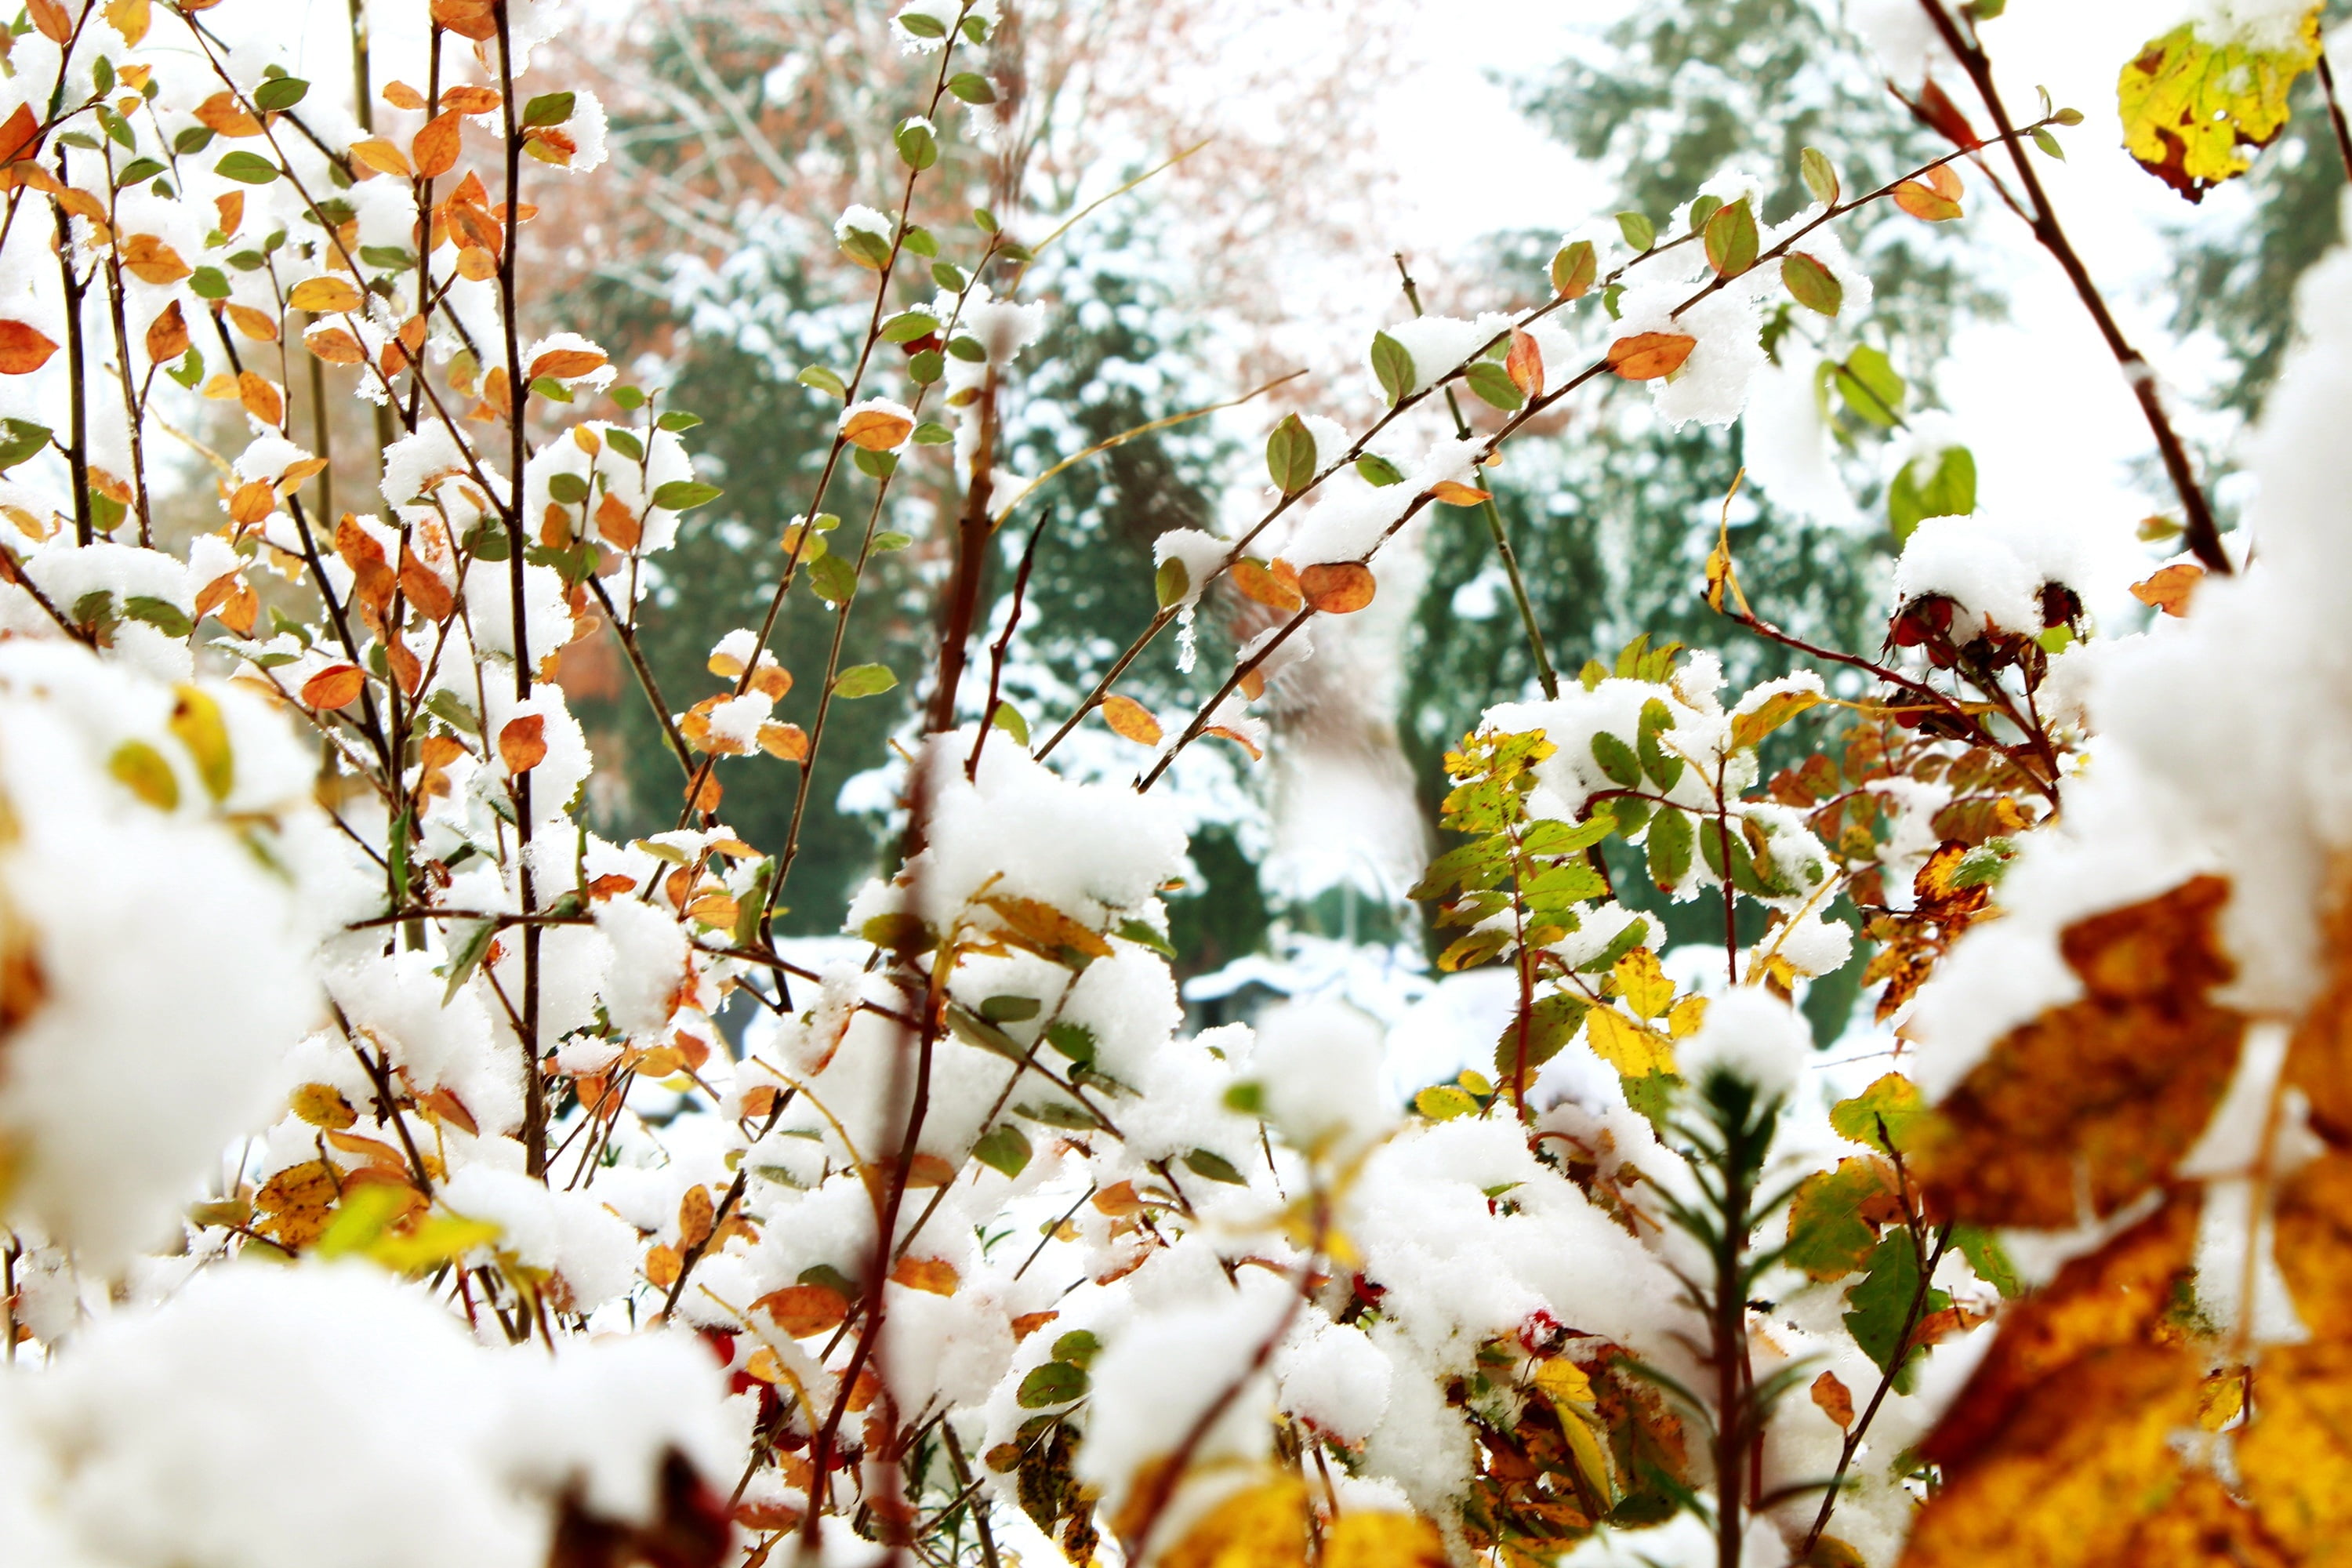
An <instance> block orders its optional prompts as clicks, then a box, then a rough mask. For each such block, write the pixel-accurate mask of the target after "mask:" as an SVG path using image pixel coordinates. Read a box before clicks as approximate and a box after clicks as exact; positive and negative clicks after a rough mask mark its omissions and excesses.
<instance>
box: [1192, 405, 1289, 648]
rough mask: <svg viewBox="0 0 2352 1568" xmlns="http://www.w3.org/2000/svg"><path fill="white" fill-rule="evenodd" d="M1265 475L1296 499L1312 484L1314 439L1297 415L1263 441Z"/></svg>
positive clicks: (1284, 492) (1285, 493) (1285, 420)
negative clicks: (1299, 493) (1296, 496)
mask: <svg viewBox="0 0 2352 1568" xmlns="http://www.w3.org/2000/svg"><path fill="white" fill-rule="evenodd" d="M1265 471H1266V473H1267V474H1268V475H1270V476H1271V477H1272V478H1273V479H1274V487H1275V489H1278V490H1280V491H1281V492H1282V493H1283V494H1284V495H1286V496H1295V495H1297V493H1298V492H1299V491H1301V490H1303V489H1306V488H1307V486H1308V485H1309V484H1310V483H1312V482H1313V481H1314V479H1315V437H1313V436H1312V435H1310V434H1308V433H1307V426H1306V423H1305V421H1303V420H1301V419H1300V418H1299V417H1298V416H1297V415H1296V414H1291V415H1286V416H1284V417H1283V421H1282V423H1281V424H1279V425H1276V426H1275V427H1274V432H1273V434H1271V435H1269V436H1268V437H1266V438H1265ZM1163 602H1164V601H1163Z"/></svg>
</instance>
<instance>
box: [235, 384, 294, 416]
mask: <svg viewBox="0 0 2352 1568" xmlns="http://www.w3.org/2000/svg"><path fill="white" fill-rule="evenodd" d="M236 400H237V401H238V402H239V403H241V404H243V405H245V411H246V412H247V414H250V415H252V416H254V417H255V418H256V419H258V420H260V421H261V422H262V423H263V424H264V425H268V426H271V427H272V428H275V427H277V426H280V425H283V424H284V423H285V422H286V397H285V395H284V394H283V393H281V392H279V391H278V388H277V386H276V384H274V383H271V382H269V381H268V380H265V379H264V378H263V377H261V376H260V375H258V374H256V373H254V372H252V371H249V370H247V371H240V372H238V373H237V378H236Z"/></svg>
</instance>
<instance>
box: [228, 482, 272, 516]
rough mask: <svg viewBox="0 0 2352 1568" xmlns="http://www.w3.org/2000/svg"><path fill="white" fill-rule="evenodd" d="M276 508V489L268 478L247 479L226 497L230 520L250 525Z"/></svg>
mask: <svg viewBox="0 0 2352 1568" xmlns="http://www.w3.org/2000/svg"><path fill="white" fill-rule="evenodd" d="M276 510H278V489H277V487H276V486H274V485H272V484H271V483H270V482H269V481H268V479H248V480H247V481H246V482H245V483H244V484H241V485H239V486H237V487H236V490H235V491H234V492H233V493H232V494H231V495H230V496H229V498H228V517H229V521H231V522H235V523H240V524H244V525H246V526H247V527H250V526H251V525H252V524H254V523H257V522H259V521H261V520H262V519H264V518H266V517H268V515H269V514H270V513H271V512H273V511H276Z"/></svg>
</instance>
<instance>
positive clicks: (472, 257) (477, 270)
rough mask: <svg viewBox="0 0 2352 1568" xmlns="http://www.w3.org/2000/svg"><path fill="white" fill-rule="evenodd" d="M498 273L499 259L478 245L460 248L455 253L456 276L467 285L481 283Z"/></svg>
mask: <svg viewBox="0 0 2352 1568" xmlns="http://www.w3.org/2000/svg"><path fill="white" fill-rule="evenodd" d="M498 273H499V258H497V257H495V256H493V255H491V254H490V253H489V252H488V251H487V250H485V249H483V248H482V247H480V246H478V245H468V246H464V247H460V248H459V250H458V252H457V276H458V277H460V278H463V279H466V281H467V282H468V283H481V282H485V281H487V280H488V279H492V278H495V277H497V276H498Z"/></svg>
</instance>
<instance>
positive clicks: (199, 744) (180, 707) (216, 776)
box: [171, 686, 236, 800]
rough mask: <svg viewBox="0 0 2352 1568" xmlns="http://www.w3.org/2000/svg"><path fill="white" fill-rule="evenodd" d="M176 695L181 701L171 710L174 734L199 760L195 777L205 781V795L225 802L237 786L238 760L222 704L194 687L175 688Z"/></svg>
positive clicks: (189, 753)
mask: <svg viewBox="0 0 2352 1568" xmlns="http://www.w3.org/2000/svg"><path fill="white" fill-rule="evenodd" d="M173 693H174V695H175V696H176V697H177V698H178V701H177V702H175V703H174V704H173V708H172V719H171V730H172V733H173V735H174V736H175V737H177V738H178V740H179V742H180V744H182V745H183V746H185V747H186V748H187V749H188V755H190V756H192V757H194V759H195V760H196V776H197V777H198V778H200V779H202V780H204V781H205V793H206V794H207V795H211V796H212V797H213V798H214V799H215V800H225V799H226V798H227V796H228V792H229V790H230V789H231V788H232V787H234V785H235V784H236V755H235V753H234V752H231V751H230V749H229V741H228V725H227V724H226V723H225V722H224V721H222V719H221V710H220V704H219V703H217V702H215V701H214V700H212V698H211V696H210V695H209V694H208V693H206V692H205V691H203V690H200V689H197V688H196V687H194V686H182V687H176V688H174V689H173Z"/></svg>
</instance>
